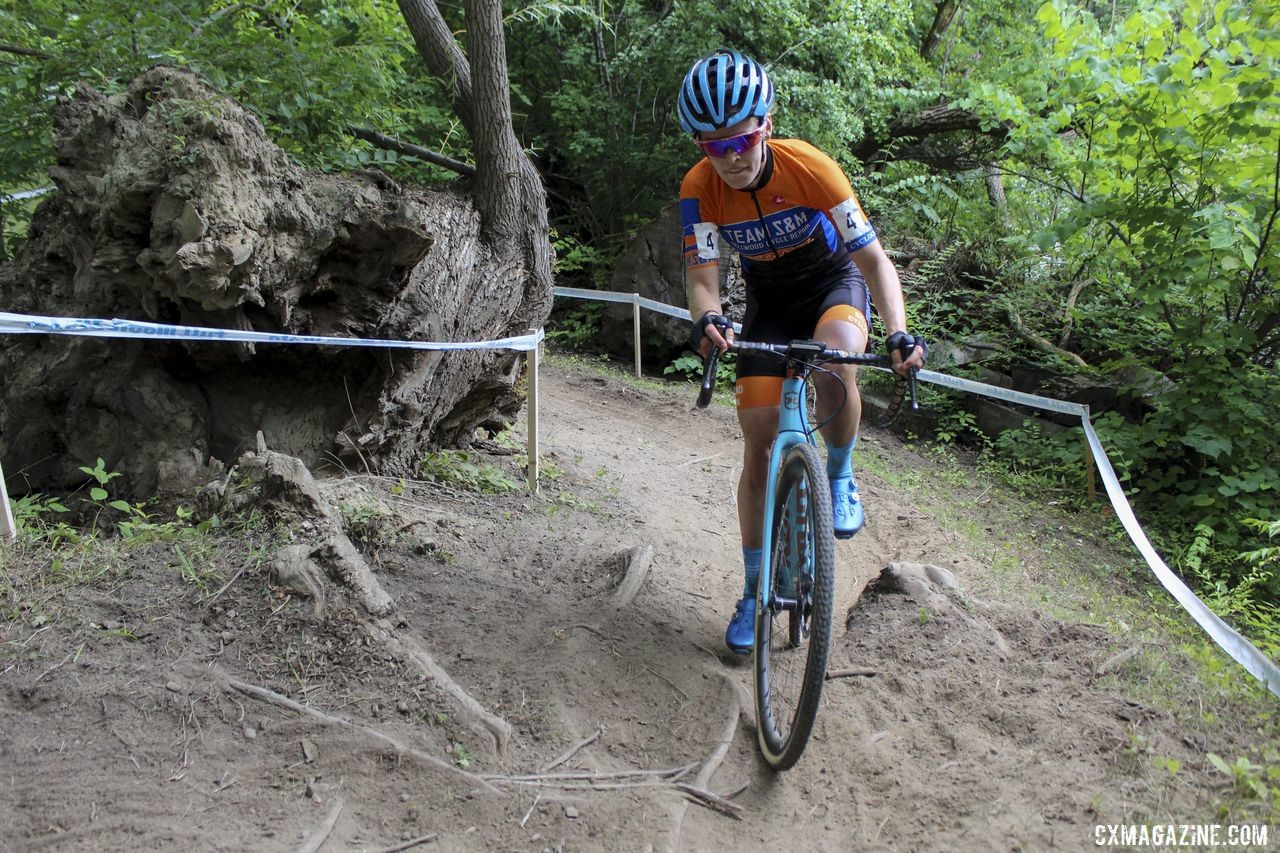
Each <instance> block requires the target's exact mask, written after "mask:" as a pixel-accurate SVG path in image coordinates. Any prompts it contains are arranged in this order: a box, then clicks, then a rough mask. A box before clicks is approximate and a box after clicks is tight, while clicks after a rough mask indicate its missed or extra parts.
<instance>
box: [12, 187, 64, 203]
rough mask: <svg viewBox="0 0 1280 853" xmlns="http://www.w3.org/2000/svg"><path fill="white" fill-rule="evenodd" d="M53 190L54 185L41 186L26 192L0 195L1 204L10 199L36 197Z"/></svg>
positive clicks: (20, 199) (18, 199)
mask: <svg viewBox="0 0 1280 853" xmlns="http://www.w3.org/2000/svg"><path fill="white" fill-rule="evenodd" d="M51 192H53V187H40V188H39V189H34V190H26V191H25V192H20V193H14V194H13V195H0V204H4V203H5V202H8V201H22V200H23V199H24V198H35V197H36V196H38V195H44V194H45V193H51Z"/></svg>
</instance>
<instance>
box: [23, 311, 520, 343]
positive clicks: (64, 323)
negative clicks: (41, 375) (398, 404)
mask: <svg viewBox="0 0 1280 853" xmlns="http://www.w3.org/2000/svg"><path fill="white" fill-rule="evenodd" d="M0 334H28V335H30V334H44V335H79V336H83V337H93V338H143V339H149V340H166V341H173V340H181V341H237V342H241V343H253V344H320V345H328V346H339V347H389V348H393V349H422V350H473V349H485V350H497V349H502V350H519V351H524V352H527V351H529V350H532V349H534V348H536V347H537V346H538V343H539V342H540V341H541V340H542V338H543V330H542V329H539V330H538V331H537V332H533V333H531V334H528V335H520V336H519V337H514V338H501V339H499V340H495V341H471V342H466V343H440V342H432V341H388V340H379V339H375V338H337V337H325V336H321V335H283V334H276V333H272V332H250V331H245V330H241V329H210V328H205V327H202V326H170V325H166V324H164V323H144V322H140V321H137V320H85V319H74V318H68V317H40V316H35V315H29V314H8V313H4V312H0Z"/></svg>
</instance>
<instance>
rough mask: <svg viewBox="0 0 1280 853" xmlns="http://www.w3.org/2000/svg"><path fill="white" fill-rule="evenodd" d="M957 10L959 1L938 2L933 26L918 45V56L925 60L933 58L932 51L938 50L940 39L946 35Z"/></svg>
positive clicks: (945, 0)
mask: <svg viewBox="0 0 1280 853" xmlns="http://www.w3.org/2000/svg"><path fill="white" fill-rule="evenodd" d="M959 8H960V0H940V2H939V3H938V8H937V11H936V12H935V13H934V16H933V24H932V26H930V27H929V32H928V33H926V34H925V37H924V40H923V41H922V42H921V43H920V55H921V56H923V57H924V58H925V59H929V58H930V57H931V56H933V53H934V51H936V50H937V49H938V45H940V44H941V43H942V37H943V36H945V35H946V34H947V28H948V27H950V26H951V21H952V20H953V19H954V18H955V16H956V10H958V9H959Z"/></svg>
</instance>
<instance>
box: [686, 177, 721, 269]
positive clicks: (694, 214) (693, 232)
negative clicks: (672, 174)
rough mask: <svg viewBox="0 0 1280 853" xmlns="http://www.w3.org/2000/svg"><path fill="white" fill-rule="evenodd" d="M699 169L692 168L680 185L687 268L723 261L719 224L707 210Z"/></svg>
mask: <svg viewBox="0 0 1280 853" xmlns="http://www.w3.org/2000/svg"><path fill="white" fill-rule="evenodd" d="M695 173H696V169H693V170H690V171H689V174H687V175H685V178H684V181H683V182H682V183H681V184H680V227H681V230H682V232H683V235H684V265H685V268H686V269H692V268H693V267H702V266H707V265H708V264H715V263H718V262H719V261H720V226H719V225H717V224H716V223H715V222H714V221H712V219H711V218H710V217H709V216H708V215H707V213H706V207H707V205H706V203H705V199H704V197H703V194H702V192H701V191H700V190H701V188H702V185H703V183H704V182H702V181H699V180H698V177H699V176H698V175H697V174H695Z"/></svg>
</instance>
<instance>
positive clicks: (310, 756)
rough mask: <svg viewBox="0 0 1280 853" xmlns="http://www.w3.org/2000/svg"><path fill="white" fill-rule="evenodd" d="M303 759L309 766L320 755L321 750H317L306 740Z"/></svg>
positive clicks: (304, 740)
mask: <svg viewBox="0 0 1280 853" xmlns="http://www.w3.org/2000/svg"><path fill="white" fill-rule="evenodd" d="M301 743H302V758H303V760H304V761H306V762H307V763H308V764H310V763H311V762H313V761H315V760H316V758H317V757H318V756H319V755H320V750H318V749H316V745H315V744H314V743H312V742H311V741H309V740H307V739H306V738H303V739H302V742H301Z"/></svg>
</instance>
